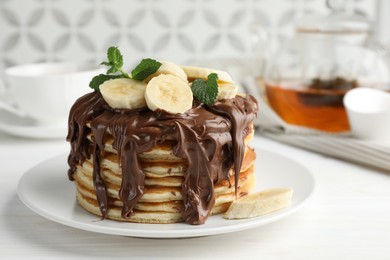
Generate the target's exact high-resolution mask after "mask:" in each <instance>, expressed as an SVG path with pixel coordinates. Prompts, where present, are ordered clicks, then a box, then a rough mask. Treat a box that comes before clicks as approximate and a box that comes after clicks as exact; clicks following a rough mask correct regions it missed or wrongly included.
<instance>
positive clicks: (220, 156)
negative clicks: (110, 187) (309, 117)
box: [67, 92, 257, 224]
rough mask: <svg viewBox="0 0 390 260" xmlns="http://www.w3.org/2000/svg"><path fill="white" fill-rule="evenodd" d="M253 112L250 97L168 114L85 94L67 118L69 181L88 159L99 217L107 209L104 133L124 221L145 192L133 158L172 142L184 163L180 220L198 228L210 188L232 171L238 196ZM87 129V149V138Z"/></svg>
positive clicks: (139, 167)
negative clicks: (117, 173) (118, 176)
mask: <svg viewBox="0 0 390 260" xmlns="http://www.w3.org/2000/svg"><path fill="white" fill-rule="evenodd" d="M256 113H257V103H256V100H255V99H254V98H253V97H252V96H250V95H248V96H247V97H241V96H237V97H235V98H233V99H229V100H222V101H218V102H216V103H215V104H214V105H212V106H204V105H202V104H200V105H196V104H195V105H194V106H193V108H192V109H190V110H188V111H187V112H186V113H184V114H169V113H167V112H165V111H163V110H157V111H154V112H153V111H150V110H148V109H147V108H145V109H137V110H126V109H121V110H114V109H112V108H110V107H109V106H108V105H107V104H106V103H105V101H104V100H103V98H102V96H101V94H100V93H99V92H92V93H89V94H87V95H85V96H83V97H81V98H79V99H78V100H77V101H76V103H75V104H74V105H73V107H72V109H71V111H70V114H69V129H68V136H67V141H69V142H70V144H71V151H70V154H69V157H68V164H69V171H68V176H69V179H70V180H73V174H74V172H75V170H76V165H78V164H80V165H81V164H82V163H83V162H84V161H85V160H86V159H89V158H90V157H91V156H92V160H93V164H94V165H93V182H94V187H95V191H96V196H97V200H98V203H99V207H100V211H101V213H102V216H103V218H104V217H105V215H106V214H107V211H108V209H109V206H110V205H109V202H108V198H107V188H106V185H105V183H104V180H103V178H102V177H101V174H100V173H101V168H100V162H101V161H102V159H103V158H104V152H105V150H104V146H105V142H106V138H107V137H108V135H107V133H108V132H109V133H110V134H111V135H112V137H113V140H114V142H113V148H114V149H116V150H117V153H118V159H119V164H120V166H121V169H122V185H121V188H120V190H119V197H120V199H121V200H122V201H123V207H122V217H124V218H129V217H130V216H131V215H132V214H133V209H134V206H135V205H136V203H137V202H138V200H139V199H140V198H141V197H142V195H143V192H144V180H145V174H144V172H143V170H142V165H141V162H140V161H139V159H138V157H137V155H138V154H140V153H143V152H147V151H150V150H152V149H153V147H155V146H156V145H157V144H161V143H163V142H164V141H166V140H173V141H174V145H173V153H174V155H175V156H177V157H180V158H183V159H185V160H186V162H187V168H186V172H185V174H184V181H183V183H182V188H181V193H182V197H183V204H184V206H183V208H182V209H181V212H182V217H183V219H184V220H185V221H186V222H187V223H190V224H203V223H204V222H205V220H206V219H207V217H208V215H209V214H210V211H211V209H212V207H213V205H214V202H215V197H214V188H213V186H214V184H215V183H217V182H218V181H220V180H229V177H230V176H229V170H230V169H231V168H232V167H234V174H235V189H236V194H237V183H238V178H239V174H240V169H241V164H242V160H243V157H244V151H245V144H244V138H245V136H246V135H247V132H248V130H249V128H250V124H251V122H252V121H253V119H254V118H255V116H256ZM87 124H89V125H90V127H88V126H87ZM91 131H92V134H93V142H92V148H91V142H90V141H89V140H88V139H87V135H88V134H89V133H90V132H91Z"/></svg>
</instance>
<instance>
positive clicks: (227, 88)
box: [217, 83, 238, 100]
mask: <svg viewBox="0 0 390 260" xmlns="http://www.w3.org/2000/svg"><path fill="white" fill-rule="evenodd" d="M237 91H238V87H237V85H235V84H232V83H219V84H218V96H217V100H222V99H231V98H234V97H235V96H236V95H237Z"/></svg>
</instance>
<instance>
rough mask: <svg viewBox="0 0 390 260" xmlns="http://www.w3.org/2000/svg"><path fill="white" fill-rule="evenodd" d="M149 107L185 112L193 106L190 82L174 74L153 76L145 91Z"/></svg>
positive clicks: (171, 111)
mask: <svg viewBox="0 0 390 260" xmlns="http://www.w3.org/2000/svg"><path fill="white" fill-rule="evenodd" d="M145 100H146V104H147V105H148V107H149V109H150V110H152V111H155V110H156V109H163V110H165V111H167V112H169V113H172V114H177V113H184V112H186V111H187V110H188V109H190V108H191V107H192V100H193V96H192V91H191V88H190V86H189V85H188V83H186V82H185V81H183V80H182V79H181V78H179V77H177V76H173V75H165V74H161V75H159V76H157V77H154V78H152V79H151V80H150V81H149V83H148V85H147V86H146V91H145Z"/></svg>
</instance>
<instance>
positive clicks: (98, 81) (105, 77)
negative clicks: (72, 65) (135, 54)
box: [89, 74, 124, 91]
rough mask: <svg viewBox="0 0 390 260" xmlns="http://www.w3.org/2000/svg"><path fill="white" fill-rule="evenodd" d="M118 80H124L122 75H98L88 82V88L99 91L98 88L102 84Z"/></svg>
mask: <svg viewBox="0 0 390 260" xmlns="http://www.w3.org/2000/svg"><path fill="white" fill-rule="evenodd" d="M119 78H124V77H123V75H104V74H99V75H97V76H95V77H93V79H92V80H91V82H89V87H90V88H92V89H94V90H95V91H99V86H100V85H101V84H103V82H105V81H107V80H110V79H119Z"/></svg>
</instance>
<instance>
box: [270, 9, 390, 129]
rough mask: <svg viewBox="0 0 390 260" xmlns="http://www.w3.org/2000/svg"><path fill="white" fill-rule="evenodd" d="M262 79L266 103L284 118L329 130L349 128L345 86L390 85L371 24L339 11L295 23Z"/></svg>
mask: <svg viewBox="0 0 390 260" xmlns="http://www.w3.org/2000/svg"><path fill="white" fill-rule="evenodd" d="M263 80H264V85H265V91H266V97H267V99H268V102H269V104H270V105H271V107H272V108H273V109H274V110H275V111H276V112H277V113H278V114H279V116H280V117H281V118H282V119H283V120H284V121H286V122H287V123H291V124H295V125H300V126H305V127H310V128H314V129H318V130H323V131H328V132H343V131H348V130H349V123H348V119H347V115H346V112H345V109H344V106H343V97H344V95H345V93H346V92H347V91H348V90H350V89H352V88H356V87H359V86H365V87H373V88H380V89H383V90H389V88H390V84H389V83H390V72H389V66H388V64H387V62H386V59H385V58H384V56H383V55H381V53H380V52H379V51H378V50H375V48H374V44H373V42H372V37H371V26H370V23H369V22H367V21H366V20H364V19H362V18H360V17H357V16H354V15H348V14H346V13H343V12H334V13H333V14H331V15H328V16H317V17H306V18H304V19H302V20H300V21H299V22H297V24H296V26H295V34H294V37H293V39H291V40H290V41H287V42H285V43H284V45H283V46H282V47H281V48H280V50H277V51H276V52H275V53H273V55H272V58H271V59H268V60H267V65H266V70H265V73H264V76H263Z"/></svg>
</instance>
